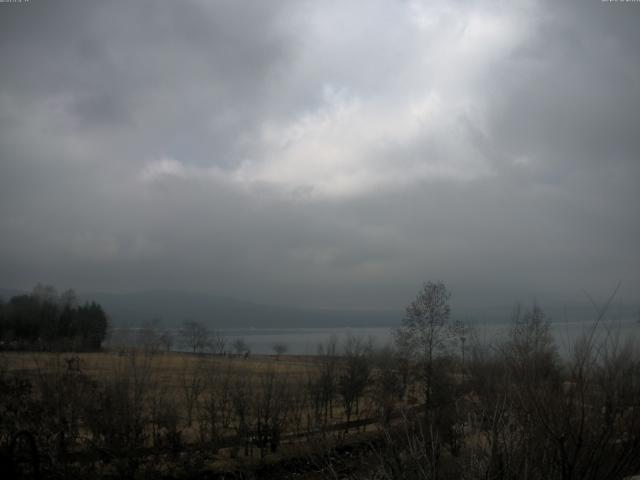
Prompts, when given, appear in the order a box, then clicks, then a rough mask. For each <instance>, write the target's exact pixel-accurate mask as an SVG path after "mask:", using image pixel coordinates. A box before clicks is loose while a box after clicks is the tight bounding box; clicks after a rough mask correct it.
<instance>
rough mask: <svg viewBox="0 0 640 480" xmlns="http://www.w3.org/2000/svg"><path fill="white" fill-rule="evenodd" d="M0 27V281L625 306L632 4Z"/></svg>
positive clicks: (278, 12) (51, 11)
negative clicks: (617, 296) (589, 294)
mask: <svg viewBox="0 0 640 480" xmlns="http://www.w3.org/2000/svg"><path fill="white" fill-rule="evenodd" d="M0 9H1V11H0V55H1V58H2V59H3V60H2V62H3V68H2V72H3V73H2V76H0V126H1V128H0V162H1V163H0V199H1V200H2V201H1V203H0V215H1V220H2V221H1V223H0V263H1V264H2V269H1V274H0V285H4V286H8V287H14V286H15V287H28V286H29V285H31V284H33V283H35V282H37V281H45V282H50V283H55V284H57V285H59V286H75V287H76V288H78V289H81V290H90V289H104V290H130V289H136V290H140V289H146V288H179V289H198V290H209V291H216V292H218V293H222V294H229V295H235V296H239V297H243V298H250V299H255V300H260V301H267V302H274V303H295V304H304V305H318V306H334V305H335V306H351V307H369V306H375V307H380V308H384V307H397V306H400V305H402V304H404V303H406V302H407V301H408V300H409V299H410V298H411V296H412V295H413V294H414V292H415V291H416V290H417V288H418V286H419V284H420V283H421V282H422V281H424V280H428V279H431V278H439V279H443V280H445V281H446V282H447V283H448V284H449V285H450V286H451V287H452V289H453V291H454V295H457V296H458V298H462V300H461V302H464V301H466V302H467V303H471V302H479V303H482V302H483V301H484V302H490V301H495V299H499V300H500V301H506V302H507V303H510V302H512V301H515V300H517V299H522V298H524V299H530V298H532V297H533V296H536V295H537V296H542V297H544V296H545V295H550V296H552V295H570V294H574V293H576V294H578V295H579V291H580V289H582V288H586V289H589V290H591V291H593V292H595V293H596V294H599V293H601V292H605V291H607V289H609V288H610V287H611V285H613V284H615V282H616V281H617V280H618V279H621V280H622V281H623V292H622V294H623V296H624V297H625V299H627V300H630V301H637V291H638V288H639V287H640V274H639V271H638V267H639V266H640V251H639V249H638V247H637V239H638V238H640V222H639V221H638V219H640V189H638V187H637V185H638V180H639V179H640V166H639V165H640V162H639V155H640V140H638V135H637V134H636V132H637V131H638V128H637V125H638V119H637V112H638V111H640V81H639V80H640V59H639V58H638V54H637V48H636V46H637V43H638V40H640V39H639V38H638V36H639V33H638V31H637V29H636V28H635V25H636V22H637V20H638V19H639V16H640V8H638V7H637V6H635V5H615V4H606V3H600V2H598V3H593V4H588V5H586V4H585V5H581V6H577V5H568V4H566V5H565V4H561V5H558V4H553V3H550V2H549V3H538V2H522V3H518V2H516V3H514V4H512V5H504V4H501V3H499V2H498V3H496V2H474V3H469V4H466V3H465V4H462V3H456V2H442V3H438V2H435V3H434V2H426V3H424V4H423V3H421V2H395V1H391V0H389V1H383V0H380V1H376V2H365V3H362V4H360V3H357V2H356V3H349V4H344V3H343V2H323V3H321V4H318V3H316V2H309V3H306V2H257V3H256V2H251V3H249V2H247V3H242V2H204V1H202V2H200V1H190V2H172V1H166V2H157V1H154V2H150V1H148V2H147V1H140V2H100V3H97V2H96V3H93V2H67V1H65V2H53V1H35V0H34V1H32V2H28V3H24V4H0ZM465 299H466V300H465ZM504 299H506V300H504Z"/></svg>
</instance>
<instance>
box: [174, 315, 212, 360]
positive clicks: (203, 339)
mask: <svg viewBox="0 0 640 480" xmlns="http://www.w3.org/2000/svg"><path fill="white" fill-rule="evenodd" d="M180 336H181V337H182V343H183V345H184V346H185V347H187V348H189V349H190V350H191V351H192V352H193V353H198V352H202V351H204V350H205V349H206V348H207V346H208V345H209V339H210V333H209V330H208V329H207V327H205V326H204V325H203V324H202V323H200V322H197V321H195V320H185V321H184V323H183V324H182V329H181V330H180Z"/></svg>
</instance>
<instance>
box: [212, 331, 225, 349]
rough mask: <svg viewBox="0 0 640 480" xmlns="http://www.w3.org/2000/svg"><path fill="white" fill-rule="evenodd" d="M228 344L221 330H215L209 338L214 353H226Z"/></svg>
mask: <svg viewBox="0 0 640 480" xmlns="http://www.w3.org/2000/svg"><path fill="white" fill-rule="evenodd" d="M226 345H227V339H226V338H224V335H222V333H221V332H220V331H219V330H215V331H214V332H213V333H212V334H211V337H210V340H209V348H210V349H211V351H212V353H214V354H216V355H222V354H223V353H224V348H225V346H226Z"/></svg>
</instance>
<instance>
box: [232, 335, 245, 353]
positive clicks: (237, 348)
mask: <svg viewBox="0 0 640 480" xmlns="http://www.w3.org/2000/svg"><path fill="white" fill-rule="evenodd" d="M231 346H232V347H233V350H234V352H236V354H237V355H242V354H243V353H245V352H247V351H248V350H249V345H248V344H247V342H245V341H244V338H237V339H236V340H234V341H233V343H232V344H231Z"/></svg>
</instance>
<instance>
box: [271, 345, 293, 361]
mask: <svg viewBox="0 0 640 480" xmlns="http://www.w3.org/2000/svg"><path fill="white" fill-rule="evenodd" d="M287 350H289V347H287V345H286V344H284V343H276V344H274V345H273V351H274V352H275V354H276V357H277V358H278V360H280V356H281V355H284V354H285V353H287Z"/></svg>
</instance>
